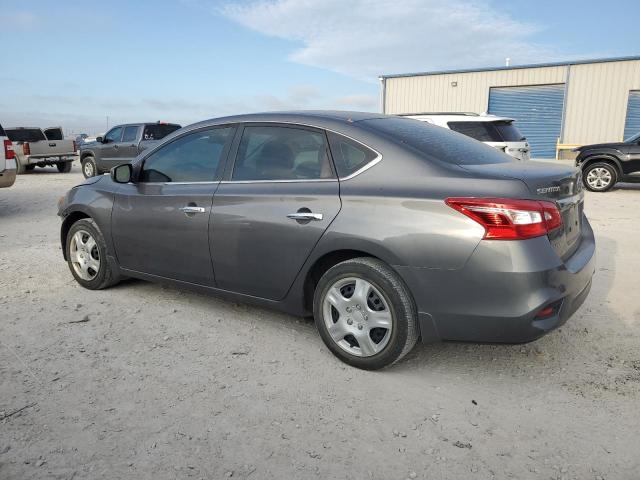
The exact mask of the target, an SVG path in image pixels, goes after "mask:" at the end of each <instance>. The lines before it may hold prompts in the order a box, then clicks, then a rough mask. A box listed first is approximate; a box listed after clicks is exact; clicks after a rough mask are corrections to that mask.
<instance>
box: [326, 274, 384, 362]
mask: <svg viewBox="0 0 640 480" xmlns="http://www.w3.org/2000/svg"><path fill="white" fill-rule="evenodd" d="M322 316H323V320H324V323H325V326H326V327H327V331H328V332H329V335H330V336H331V338H332V339H333V341H334V342H335V343H336V345H338V346H339V347H340V348H342V349H343V350H344V351H346V352H348V353H349V354H351V355H354V356H357V357H371V356H373V355H376V354H377V353H379V352H381V351H382V350H383V349H384V348H385V347H386V346H387V344H388V343H389V339H390V338H391V331H392V329H393V324H394V319H393V315H392V312H391V309H390V308H389V301H388V300H387V298H386V297H385V296H384V294H383V293H382V292H381V291H380V290H378V288H376V287H375V286H374V285H372V284H371V283H370V282H368V281H367V280H365V279H363V278H359V277H348V278H342V279H340V280H338V281H337V282H335V283H334V284H333V285H331V287H330V288H329V289H328V290H327V293H326V294H325V296H324V299H323V302H322Z"/></svg>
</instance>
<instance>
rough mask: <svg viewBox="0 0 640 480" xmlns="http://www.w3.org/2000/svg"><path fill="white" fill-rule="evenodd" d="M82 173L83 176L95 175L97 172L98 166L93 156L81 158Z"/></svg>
mask: <svg viewBox="0 0 640 480" xmlns="http://www.w3.org/2000/svg"><path fill="white" fill-rule="evenodd" d="M82 174H83V175H84V178H90V177H95V176H96V175H97V174H98V167H97V166H96V162H95V160H94V159H93V157H86V158H85V159H84V160H82Z"/></svg>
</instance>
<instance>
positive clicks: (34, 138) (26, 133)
mask: <svg viewBox="0 0 640 480" xmlns="http://www.w3.org/2000/svg"><path fill="white" fill-rule="evenodd" d="M5 132H6V134H7V137H9V140H11V141H12V142H39V141H41V140H46V138H45V136H44V133H42V130H40V129H39V128H7V129H6V130H5Z"/></svg>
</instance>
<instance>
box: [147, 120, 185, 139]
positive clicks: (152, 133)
mask: <svg viewBox="0 0 640 480" xmlns="http://www.w3.org/2000/svg"><path fill="white" fill-rule="evenodd" d="M179 129H180V125H175V124H166V123H156V124H153V125H146V126H145V127H144V134H143V135H142V139H143V140H160V139H161V138H164V137H166V136H167V135H169V134H170V133H172V132H175V131H176V130H179Z"/></svg>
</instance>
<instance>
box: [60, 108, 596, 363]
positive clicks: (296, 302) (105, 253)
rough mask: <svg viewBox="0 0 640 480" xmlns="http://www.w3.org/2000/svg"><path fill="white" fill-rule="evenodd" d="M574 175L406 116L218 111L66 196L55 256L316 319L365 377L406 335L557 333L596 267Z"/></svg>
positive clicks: (93, 273) (331, 344)
mask: <svg viewBox="0 0 640 480" xmlns="http://www.w3.org/2000/svg"><path fill="white" fill-rule="evenodd" d="M579 178H580V172H579V170H577V169H576V168H574V167H567V166H562V165H551V164H541V163H540V164H539V163H537V162H526V163H523V162H519V161H516V160H514V159H512V158H510V157H509V156H507V155H502V154H501V153H499V152H497V151H496V150H495V149H493V148H489V147H487V146H485V145H482V144H481V143H480V142H477V141H475V140H472V139H469V138H467V137H465V136H463V135H458V134H455V133H452V132H450V131H447V130H445V129H443V128H436V127H433V126H430V125H428V124H426V123H424V122H417V121H415V120H410V119H406V118H399V117H391V116H384V115H376V114H372V113H354V112H298V113H295V112H294V113H278V114H276V113H273V114H254V115H241V116H235V117H227V118H219V119H214V120H209V121H205V122H201V123H198V124H195V125H191V126H190V127H186V128H183V129H181V130H179V131H177V132H174V133H173V134H172V135H170V136H168V137H167V138H165V139H164V140H163V141H162V142H161V143H160V144H158V145H156V146H155V147H154V148H152V149H149V150H147V151H145V152H143V153H142V154H141V155H140V156H139V157H138V158H137V159H136V161H135V162H134V163H133V164H125V165H120V166H118V167H115V168H114V169H112V170H111V175H110V176H102V177H97V178H94V179H90V180H87V181H86V182H85V183H84V184H83V185H80V186H78V187H76V188H73V189H72V190H70V191H69V192H68V193H67V195H66V196H65V197H63V198H61V199H60V205H59V215H60V216H61V217H62V219H63V221H62V227H61V241H62V251H63V255H64V258H65V260H66V261H67V262H68V265H69V268H70V270H71V273H72V275H73V276H74V278H75V279H76V281H77V282H78V283H79V284H80V285H82V286H83V287H85V288H88V289H102V288H106V287H109V286H111V285H113V284H115V283H117V282H118V281H119V280H120V279H121V278H123V277H136V278H141V279H146V280H151V281H160V282H168V283H173V284H175V285H181V286H185V287H191V288H195V289H198V290H200V291H202V292H208V293H213V294H219V295H223V296H226V297H229V298H232V299H235V300H241V301H247V302H252V303H256V304H259V305H264V306H270V307H275V308H278V309H281V310H284V311H287V312H290V313H293V314H297V315H309V314H313V315H314V317H315V322H316V325H317V328H318V330H319V332H320V335H321V337H322V339H323V341H324V342H325V344H326V345H327V346H328V348H329V349H330V350H331V351H332V352H333V353H334V354H335V355H336V356H337V357H339V358H340V359H341V360H343V361H345V362H347V363H349V364H351V365H354V366H357V367H360V368H366V369H377V368H381V367H384V366H386V365H389V364H391V363H393V362H395V361H396V360H398V359H400V358H402V357H403V356H404V355H405V354H406V353H407V352H409V351H410V350H411V348H412V347H413V346H414V344H415V343H416V341H417V339H418V338H419V337H420V338H422V341H423V342H432V341H435V340H462V341H483V342H527V341H531V340H533V339H536V338H538V337H540V336H542V335H544V334H545V333H546V332H548V331H550V330H552V329H554V328H556V327H558V326H560V325H562V324H563V323H564V322H565V321H566V320H567V319H568V318H569V317H570V316H571V315H572V314H573V312H575V310H576V309H577V308H578V307H579V306H580V305H581V304H582V302H583V301H584V299H585V298H586V296H587V294H588V292H589V288H590V286H591V278H592V275H593V273H594V249H595V242H594V237H593V231H592V230H591V227H590V225H589V222H588V221H587V218H586V217H585V215H584V212H583V209H584V192H583V190H582V189H581V186H580V183H579Z"/></svg>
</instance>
